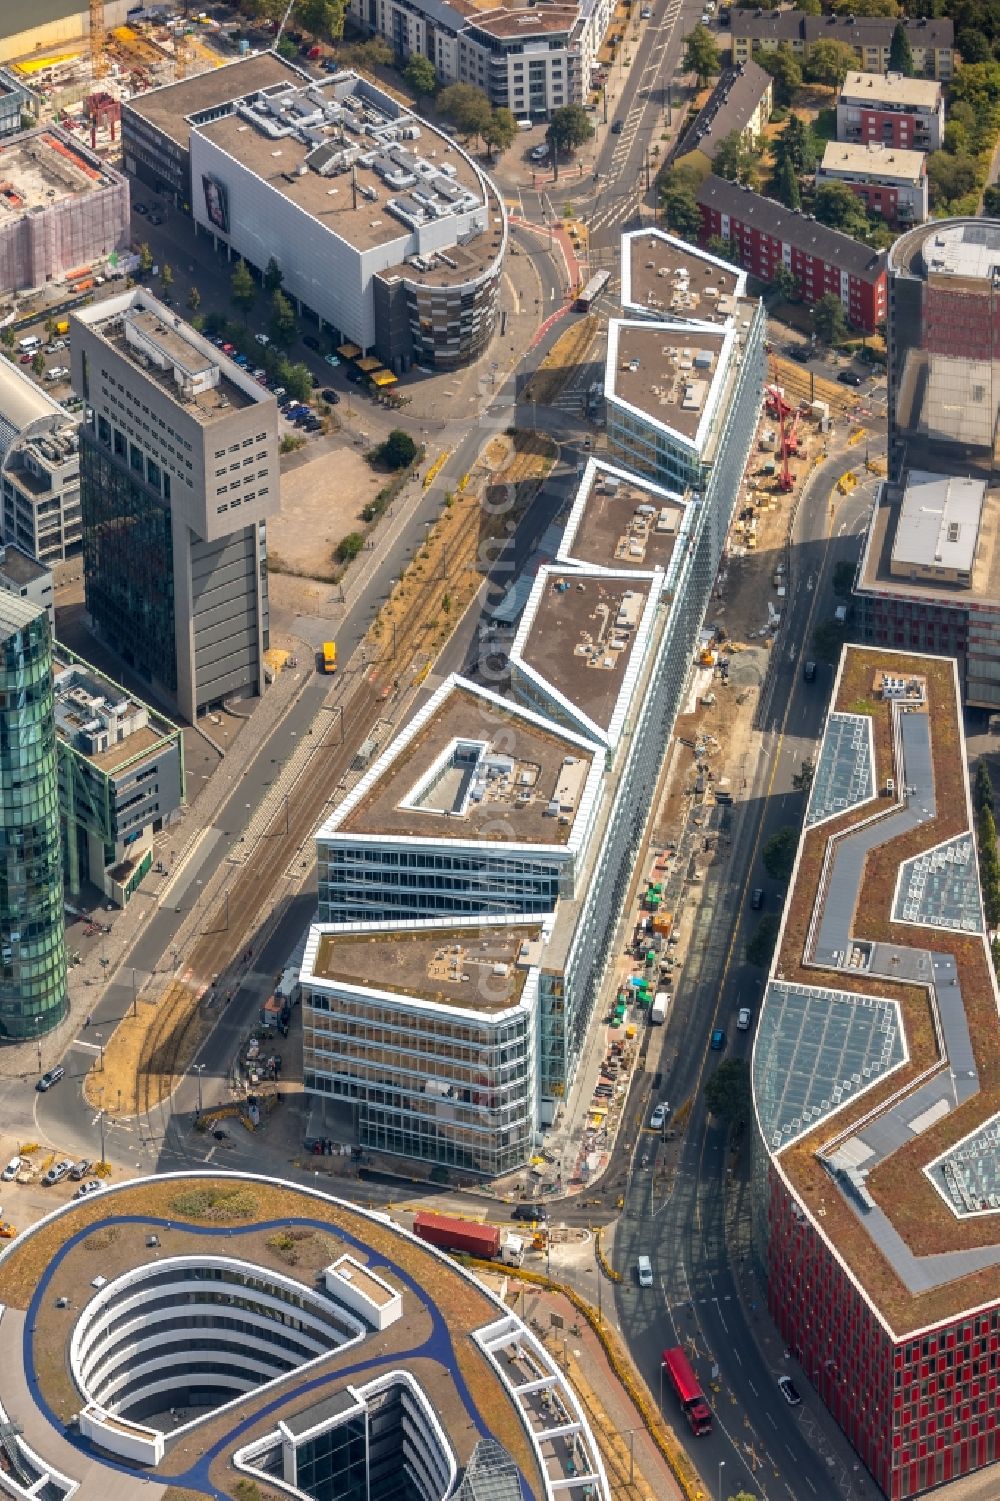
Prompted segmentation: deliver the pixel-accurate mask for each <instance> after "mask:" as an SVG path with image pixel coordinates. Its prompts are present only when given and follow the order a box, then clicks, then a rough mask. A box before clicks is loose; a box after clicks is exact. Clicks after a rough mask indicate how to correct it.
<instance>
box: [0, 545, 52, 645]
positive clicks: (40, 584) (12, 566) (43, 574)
mask: <svg viewBox="0 0 1000 1501" xmlns="http://www.w3.org/2000/svg"><path fill="white" fill-rule="evenodd" d="M0 589H5V590H6V591H7V593H8V594H16V595H17V596H18V598H19V599H26V600H27V601H28V603H29V604H32V605H41V607H42V609H43V610H44V611H45V613H46V615H47V616H48V617H49V634H50V635H51V636H52V637H55V631H56V602H55V595H54V594H53V591H52V569H51V568H46V566H45V564H44V563H39V561H38V559H37V558H32V557H29V556H28V554H27V553H26V552H22V551H21V549H20V548H19V547H15V546H14V544H13V543H12V542H10V543H7V544H5V545H4V546H2V547H0Z"/></svg>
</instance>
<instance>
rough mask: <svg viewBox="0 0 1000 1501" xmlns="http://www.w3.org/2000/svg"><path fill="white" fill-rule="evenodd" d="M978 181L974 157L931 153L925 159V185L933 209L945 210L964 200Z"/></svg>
mask: <svg viewBox="0 0 1000 1501" xmlns="http://www.w3.org/2000/svg"><path fill="white" fill-rule="evenodd" d="M978 180H979V179H978V169H977V166H976V160H975V157H972V156H952V155H951V153H950V152H948V151H932V152H931V154H930V156H929V157H928V158H927V185H928V188H929V190H930V200H931V208H933V209H938V208H946V207H947V205H948V204H949V203H954V202H955V201H956V200H957V199H959V198H964V197H965V196H966V194H968V193H971V192H972V191H973V190H974V188H975V186H976V183H977V182H978Z"/></svg>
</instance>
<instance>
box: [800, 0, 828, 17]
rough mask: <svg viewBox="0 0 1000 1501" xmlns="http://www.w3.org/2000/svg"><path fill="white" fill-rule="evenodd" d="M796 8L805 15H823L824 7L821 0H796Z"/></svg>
mask: <svg viewBox="0 0 1000 1501" xmlns="http://www.w3.org/2000/svg"><path fill="white" fill-rule="evenodd" d="M795 9H796V10H800V11H801V12H802V14H803V15H804V16H821V15H822V14H823V7H822V5H821V4H820V0H795Z"/></svg>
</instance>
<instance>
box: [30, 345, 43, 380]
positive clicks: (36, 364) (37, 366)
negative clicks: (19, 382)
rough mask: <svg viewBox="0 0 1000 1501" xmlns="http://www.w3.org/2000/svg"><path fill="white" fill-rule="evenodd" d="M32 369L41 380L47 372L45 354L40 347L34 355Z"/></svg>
mask: <svg viewBox="0 0 1000 1501" xmlns="http://www.w3.org/2000/svg"><path fill="white" fill-rule="evenodd" d="M31 371H32V374H33V375H34V376H35V377H36V379H38V380H41V378H42V376H43V374H44V373H45V356H44V354H43V353H42V351H41V350H40V349H36V350H35V353H34V355H33V356H32V360H31Z"/></svg>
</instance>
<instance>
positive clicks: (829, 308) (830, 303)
mask: <svg viewBox="0 0 1000 1501" xmlns="http://www.w3.org/2000/svg"><path fill="white" fill-rule="evenodd" d="M812 326H813V333H814V334H815V335H816V337H817V339H819V341H820V343H821V344H830V345H834V344H839V343H841V341H842V340H843V339H844V338H845V337H846V335H847V314H846V313H845V312H844V304H843V303H842V302H841V300H840V298H839V297H838V296H837V294H836V292H827V293H826V294H825V295H824V296H823V297H821V298H820V300H819V302H817V303H816V305H815V307H814V308H813V310H812Z"/></svg>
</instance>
